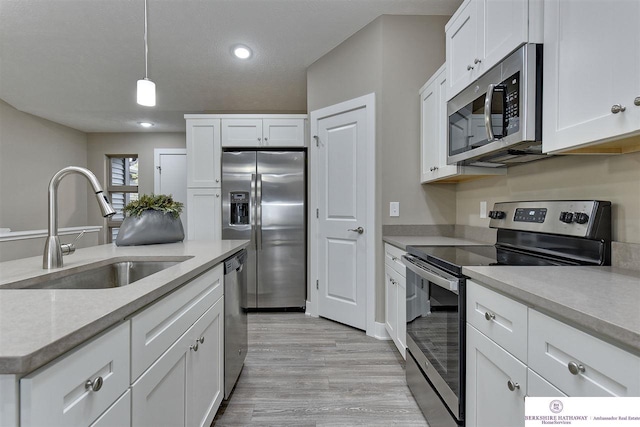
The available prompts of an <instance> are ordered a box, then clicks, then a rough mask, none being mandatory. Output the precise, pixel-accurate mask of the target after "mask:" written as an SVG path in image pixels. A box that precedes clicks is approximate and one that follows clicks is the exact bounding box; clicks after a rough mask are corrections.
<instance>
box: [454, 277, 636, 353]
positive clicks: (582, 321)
mask: <svg viewBox="0 0 640 427" xmlns="http://www.w3.org/2000/svg"><path fill="white" fill-rule="evenodd" d="M462 273H463V274H465V275H467V276H469V277H471V278H472V279H475V280H477V281H478V282H481V283H482V284H485V285H487V286H488V287H489V288H493V289H495V290H497V291H499V292H501V293H503V294H505V295H507V296H510V297H512V298H514V299H516V300H519V301H521V302H523V303H524V304H526V305H528V306H530V307H533V308H535V309H537V310H539V311H541V312H544V313H546V314H549V315H551V316H552V317H556V318H558V319H560V320H563V321H565V322H566V323H569V324H572V325H573V326H576V327H578V328H579V329H582V330H584V331H586V332H588V333H591V334H592V335H595V336H598V337H599V338H602V339H604V340H606V341H609V342H612V343H613V344H616V345H618V346H620V347H622V348H624V349H626V350H627V351H630V352H632V353H634V354H636V355H640V272H639V271H634V270H625V269H621V268H615V267H580V266H576V267H566V266H562V267H515V266H513V267H512V266H484V267H463V269H462Z"/></svg>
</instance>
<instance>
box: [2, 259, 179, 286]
mask: <svg viewBox="0 0 640 427" xmlns="http://www.w3.org/2000/svg"><path fill="white" fill-rule="evenodd" d="M186 259H189V258H183V259H179V260H176V259H172V260H143V261H139V260H136V261H127V260H125V261H122V260H116V261H113V262H111V263H109V264H101V265H99V266H97V267H92V268H89V269H86V270H83V271H78V272H75V273H71V274H67V275H63V276H58V275H57V274H55V275H45V276H41V277H38V278H34V279H28V280H22V281H19V282H14V283H8V284H6V285H3V286H2V289H109V288H118V287H121V286H126V285H130V284H131V283H134V282H136V281H138V280H140V279H144V278H145V277H147V276H150V275H152V274H154V273H157V272H159V271H162V270H164V269H167V268H169V267H173V266H174V265H177V264H179V263H181V262H182V261H185V260H186ZM50 276H56V277H54V278H51V279H48V277H50Z"/></svg>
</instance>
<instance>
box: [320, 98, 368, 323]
mask: <svg viewBox="0 0 640 427" xmlns="http://www.w3.org/2000/svg"><path fill="white" fill-rule="evenodd" d="M368 96H369V97H370V98H369V100H370V101H371V103H370V105H368V104H364V105H363V103H362V102H361V101H362V99H361V98H359V99H358V100H353V101H348V102H347V103H343V104H339V105H336V106H333V107H328V108H326V109H323V110H319V111H316V112H313V113H312V125H313V126H314V128H313V129H314V130H315V132H314V136H317V138H315V139H316V142H315V143H314V144H313V147H312V149H313V150H314V155H315V157H316V162H317V163H316V168H315V171H316V174H315V175H316V176H315V177H312V178H315V186H316V189H317V191H315V195H314V199H315V200H314V204H315V208H316V209H317V218H316V226H317V228H316V230H315V231H316V233H315V236H317V241H316V242H315V248H316V251H315V257H316V259H317V268H315V269H314V270H315V272H316V273H317V293H316V296H317V314H318V315H320V316H323V317H326V318H328V319H332V320H336V321H338V322H341V323H344V324H347V325H350V326H353V327H355V328H359V329H363V330H367V333H368V334H373V333H374V331H373V329H374V327H375V324H374V315H375V307H374V305H375V271H373V268H374V263H373V259H374V258H373V256H372V255H373V253H374V252H375V247H374V246H373V241H374V235H375V233H374V217H373V212H374V209H372V208H371V207H372V205H373V198H374V191H373V188H375V184H374V181H375V174H374V172H375V169H374V161H375V156H374V151H375V144H374V135H373V129H374V128H373V126H371V125H372V122H373V115H372V114H371V113H372V110H373V108H374V106H373V100H374V98H373V95H368ZM363 98H365V97H363ZM356 101H360V102H356ZM353 102H356V103H355V104H353ZM354 105H355V106H356V108H353V107H354ZM323 112H324V113H325V114H326V115H324V114H322V113H323ZM314 119H315V120H314ZM312 233H313V230H312ZM312 235H313V234H312ZM312 239H313V237H312ZM312 298H313V295H312ZM312 314H313V313H312Z"/></svg>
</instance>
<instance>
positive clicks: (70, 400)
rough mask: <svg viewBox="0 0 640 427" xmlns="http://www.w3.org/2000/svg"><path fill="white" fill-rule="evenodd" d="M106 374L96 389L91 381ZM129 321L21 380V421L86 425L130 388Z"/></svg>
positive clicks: (21, 423)
mask: <svg viewBox="0 0 640 427" xmlns="http://www.w3.org/2000/svg"><path fill="white" fill-rule="evenodd" d="M97 378H102V381H103V383H102V387H101V388H100V389H99V390H97V391H91V390H88V389H86V388H85V384H86V383H87V381H88V380H96V379H97ZM129 379H130V378H129V322H125V323H122V324H121V325H119V326H117V327H115V328H113V329H111V330H110V331H108V332H107V333H105V334H103V335H101V336H100V337H98V338H96V339H94V340H92V341H91V342H89V343H87V344H84V345H83V346H82V347H80V348H78V349H76V350H73V351H71V352H70V353H68V354H67V355H65V356H62V357H61V358H59V359H58V360H55V361H53V362H51V363H49V364H48V365H46V366H44V367H42V368H40V369H38V370H37V371H35V372H33V373H32V374H30V375H27V376H26V377H24V378H22V379H21V380H20V425H21V426H23V427H26V426H45V425H46V426H87V425H89V424H91V422H93V421H94V420H95V419H96V418H98V416H100V414H102V413H103V412H104V411H105V410H106V409H107V408H108V407H109V406H111V404H112V403H113V402H115V401H116V400H117V399H118V397H119V396H121V395H122V394H123V393H124V392H125V391H126V390H127V388H128V387H129V383H130V381H129Z"/></svg>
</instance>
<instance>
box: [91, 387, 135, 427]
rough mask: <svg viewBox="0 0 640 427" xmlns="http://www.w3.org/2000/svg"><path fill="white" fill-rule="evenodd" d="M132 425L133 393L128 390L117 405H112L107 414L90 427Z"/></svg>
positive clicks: (117, 401)
mask: <svg viewBox="0 0 640 427" xmlns="http://www.w3.org/2000/svg"><path fill="white" fill-rule="evenodd" d="M128 425H131V391H129V390H127V392H126V393H125V394H123V395H122V396H121V397H120V399H118V400H116V403H114V404H113V405H111V407H110V408H109V409H107V410H106V412H105V413H104V414H102V415H100V417H99V418H98V419H97V420H96V421H95V422H94V423H93V424H91V426H90V427H114V426H118V427H122V426H128Z"/></svg>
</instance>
